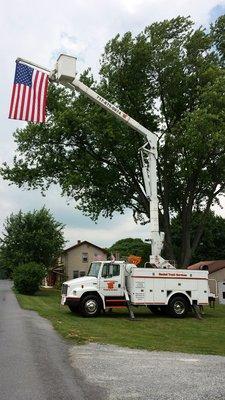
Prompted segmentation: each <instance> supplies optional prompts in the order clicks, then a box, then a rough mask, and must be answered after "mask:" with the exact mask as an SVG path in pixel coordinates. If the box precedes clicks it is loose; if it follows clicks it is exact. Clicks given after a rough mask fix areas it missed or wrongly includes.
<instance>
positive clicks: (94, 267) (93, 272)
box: [88, 262, 101, 278]
mask: <svg viewBox="0 0 225 400" xmlns="http://www.w3.org/2000/svg"><path fill="white" fill-rule="evenodd" d="M100 267H101V263H98V262H93V263H91V265H90V268H89V271H88V276H95V277H96V278H97V277H98V273H99V270H100Z"/></svg>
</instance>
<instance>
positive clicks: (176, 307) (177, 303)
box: [169, 296, 189, 318]
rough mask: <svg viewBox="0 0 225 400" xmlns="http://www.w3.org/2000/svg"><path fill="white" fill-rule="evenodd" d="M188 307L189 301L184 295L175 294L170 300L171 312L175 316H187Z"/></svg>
mask: <svg viewBox="0 0 225 400" xmlns="http://www.w3.org/2000/svg"><path fill="white" fill-rule="evenodd" d="M188 308H189V307H188V302H187V300H186V299H185V298H184V297H181V296H175V297H173V298H172V299H171V300H170V301H169V314H170V315H171V316H172V317H174V318H184V317H186V315H187V313H188Z"/></svg>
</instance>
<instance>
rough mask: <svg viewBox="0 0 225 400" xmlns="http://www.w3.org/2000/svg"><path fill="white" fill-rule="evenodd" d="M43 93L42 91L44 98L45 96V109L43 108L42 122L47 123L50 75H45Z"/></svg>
mask: <svg viewBox="0 0 225 400" xmlns="http://www.w3.org/2000/svg"><path fill="white" fill-rule="evenodd" d="M43 85H44V86H43V88H44V89H43V91H42V96H43V107H42V121H43V122H45V117H46V105H47V90H48V75H47V74H45V77H44V83H43Z"/></svg>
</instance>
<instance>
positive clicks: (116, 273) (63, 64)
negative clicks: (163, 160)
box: [18, 54, 209, 318]
mask: <svg viewBox="0 0 225 400" xmlns="http://www.w3.org/2000/svg"><path fill="white" fill-rule="evenodd" d="M18 61H22V62H25V63H28V64H31V65H34V66H36V67H39V68H42V69H43V67H40V66H38V65H37V64H34V63H31V62H30V61H26V60H22V59H18ZM44 69H45V70H46V68H44ZM49 75H50V79H51V80H52V81H53V82H56V83H59V84H62V85H64V86H66V87H67V88H70V89H72V90H74V89H75V90H77V91H79V92H80V93H82V94H84V95H85V96H87V97H88V98H89V99H91V100H92V101H94V102H95V103H97V104H98V105H99V106H101V107H102V108H104V109H105V110H106V111H108V112H110V113H111V114H113V115H114V116H115V117H116V118H118V119H119V120H121V121H122V122H123V123H125V124H126V125H128V126H129V127H130V128H132V129H134V130H135V131H137V132H139V133H141V135H142V136H143V137H144V138H145V140H146V143H145V145H144V146H142V148H141V149H140V150H141V158H142V165H143V167H142V173H143V180H144V185H145V193H146V196H147V198H148V199H149V208H150V213H149V214H150V235H149V236H150V241H151V251H152V254H151V255H150V258H149V263H148V265H146V268H136V266H135V265H133V264H130V263H126V262H124V261H114V262H112V261H93V262H92V263H91V265H90V269H89V272H88V275H87V276H84V277H82V278H76V279H73V280H70V281H67V282H64V284H63V286H62V296H61V304H62V305H68V306H69V308H70V310H71V311H73V312H78V311H79V312H80V313H81V314H82V315H84V316H87V317H94V316H97V315H98V314H99V313H100V311H101V310H106V309H107V308H118V307H125V306H127V307H128V309H129V311H130V316H131V318H133V317H134V315H133V312H132V309H131V308H130V306H131V305H134V306H139V305H145V306H147V307H149V308H150V310H151V311H152V312H153V313H163V312H168V313H169V314H170V315H172V316H174V317H176V318H182V317H184V316H185V315H186V314H187V312H188V310H189V309H190V308H192V307H193V308H195V309H197V307H198V306H199V305H201V306H202V305H205V304H208V297H209V288H208V272H207V271H190V270H180V269H179V270H176V269H175V268H174V266H173V265H171V264H170V263H169V262H168V261H167V260H164V259H163V258H162V257H161V250H162V247H163V238H164V234H163V233H162V232H160V230H159V215H158V195H157V136H156V134H155V133H152V132H151V131H149V130H148V129H146V128H145V127H144V126H142V125H141V124H139V123H138V122H137V121H135V120H134V119H133V118H131V117H130V116H129V115H127V114H126V113H125V112H123V111H121V110H120V109H119V108H118V107H117V106H115V105H114V104H112V103H110V102H109V101H108V100H106V99H104V98H103V97H102V96H100V95H99V94H97V93H96V92H94V91H93V90H92V89H90V88H89V87H88V86H86V85H85V84H84V83H82V82H81V81H79V79H78V78H77V77H76V58H74V57H71V56H68V55H65V54H61V55H60V56H59V58H58V60H57V63H56V67H55V69H53V70H52V71H49Z"/></svg>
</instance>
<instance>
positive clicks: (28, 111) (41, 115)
mask: <svg viewBox="0 0 225 400" xmlns="http://www.w3.org/2000/svg"><path fill="white" fill-rule="evenodd" d="M47 89H48V74H46V73H44V72H41V71H39V70H35V69H33V68H31V67H29V66H28V65H25V64H22V63H20V62H17V63H16V73H15V79H14V84H13V90H12V97H11V104H10V110H9V118H12V119H21V120H22V121H32V122H45V109H46V99H47Z"/></svg>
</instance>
